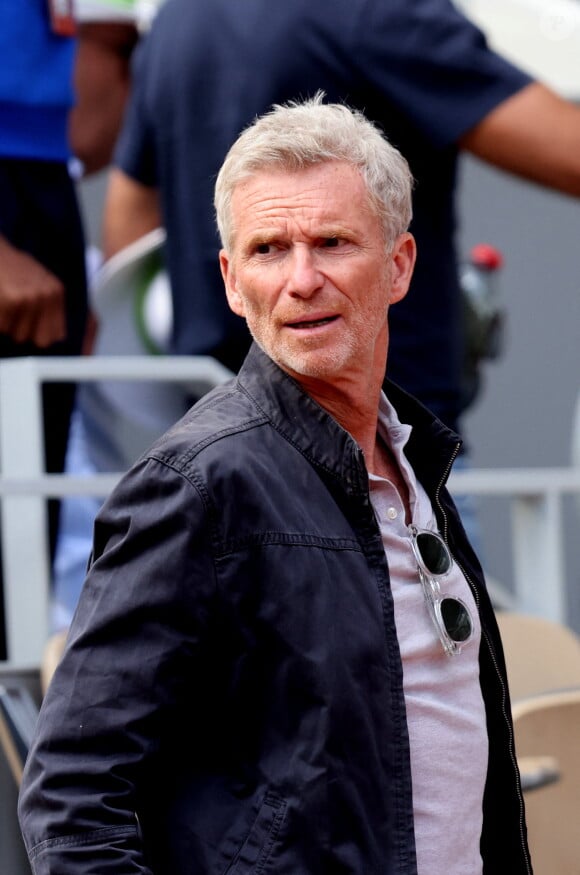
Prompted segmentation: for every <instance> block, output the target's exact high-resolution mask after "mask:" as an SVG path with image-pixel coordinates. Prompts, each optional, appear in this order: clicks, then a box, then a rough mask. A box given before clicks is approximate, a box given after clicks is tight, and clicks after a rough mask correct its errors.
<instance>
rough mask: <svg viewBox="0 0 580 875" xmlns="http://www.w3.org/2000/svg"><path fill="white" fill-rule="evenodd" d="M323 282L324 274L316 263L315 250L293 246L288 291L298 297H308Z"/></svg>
mask: <svg viewBox="0 0 580 875" xmlns="http://www.w3.org/2000/svg"><path fill="white" fill-rule="evenodd" d="M323 283H324V276H323V274H322V273H321V271H320V269H319V267H318V266H317V264H316V252H315V251H313V250H312V249H311V248H310V247H308V246H297V247H295V248H294V249H293V250H292V252H291V254H290V267H289V276H288V284H287V289H288V292H289V293H290V294H291V295H294V296H296V297H299V298H308V297H310V296H311V295H312V294H314V292H316V291H317V290H318V289H320V288H321V286H322V285H323Z"/></svg>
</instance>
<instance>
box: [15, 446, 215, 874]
mask: <svg viewBox="0 0 580 875" xmlns="http://www.w3.org/2000/svg"><path fill="white" fill-rule="evenodd" d="M207 518H208V514H207V508H206V507H205V506H204V500H203V498H202V493H201V492H200V490H199V489H198V488H196V487H195V486H194V485H193V484H192V482H191V481H190V480H189V479H188V478H187V477H185V476H183V475H182V474H180V473H179V472H177V471H175V470H173V469H172V468H171V467H170V466H169V465H165V464H164V463H163V462H160V461H155V460H145V461H143V462H141V463H139V464H138V465H137V466H136V467H135V468H134V469H133V470H132V471H131V472H129V474H128V475H127V476H126V477H125V478H124V479H123V481H122V483H121V484H120V485H119V487H118V488H117V489H116V490H115V492H114V493H113V495H112V497H111V499H109V501H108V502H107V503H106V504H105V506H104V508H103V509H102V511H101V512H100V514H99V516H98V517H97V521H96V524H95V535H94V551H93V561H92V565H91V568H90V571H89V573H88V576H87V579H86V581H85V584H84V587H83V591H82V594H81V597H80V600H79V605H78V608H77V611H76V614H75V618H74V620H73V623H72V626H71V630H70V633H69V639H68V643H67V647H66V649H65V653H64V656H63V659H62V661H61V663H60V665H59V667H58V669H57V671H56V673H55V675H54V677H53V680H52V682H51V684H50V687H49V690H48V692H47V694H46V696H45V699H44V702H43V704H42V708H41V712H40V716H39V721H38V727H37V731H36V736H35V741H34V743H33V746H32V749H31V751H30V754H29V757H28V762H27V765H26V769H25V774H24V776H23V782H22V787H21V793H20V800H19V817H20V823H21V827H22V832H23V836H24V840H25V844H26V847H27V851H28V854H29V858H30V861H31V865H32V870H33V872H34V875H57V873H58V875H73V873H74V875H89V873H90V875H97V873H99V875H102V873H105V872H106V873H107V875H115V873H118V875H121V873H122V875H133V873H135V875H136V873H139V875H150V873H151V871H152V870H151V869H150V868H149V865H148V862H147V860H146V859H145V853H144V850H143V843H142V840H141V837H140V832H139V827H138V817H137V813H138V811H139V799H138V795H139V794H138V788H139V787H140V786H141V787H147V786H148V780H150V779H151V769H152V762H153V761H154V760H155V755H156V753H157V752H158V750H159V748H160V746H161V745H162V744H171V738H172V731H173V730H172V725H174V723H173V722H174V720H175V717H176V714H178V713H179V712H180V710H182V709H183V708H184V703H185V701H186V692H188V691H189V694H190V695H191V692H192V687H193V689H194V690H195V682H196V672H201V669H200V668H199V667H198V662H199V649H200V647H202V646H203V641H204V638H205V637H206V636H207V635H208V624H209V620H208V618H209V617H210V616H211V615H212V611H213V602H214V592H215V580H214V570H213V562H212V558H211V549H210V545H211V532H210V531H209V528H208V525H207Z"/></svg>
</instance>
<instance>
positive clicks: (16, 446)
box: [0, 356, 580, 669]
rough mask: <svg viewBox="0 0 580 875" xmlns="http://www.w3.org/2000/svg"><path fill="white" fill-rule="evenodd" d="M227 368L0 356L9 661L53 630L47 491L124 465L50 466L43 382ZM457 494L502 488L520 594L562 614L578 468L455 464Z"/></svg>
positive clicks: (539, 609)
mask: <svg viewBox="0 0 580 875" xmlns="http://www.w3.org/2000/svg"><path fill="white" fill-rule="evenodd" d="M230 376H231V374H230V372H229V371H228V370H227V369H226V368H223V367H222V366H221V365H220V364H219V363H218V362H216V361H215V360H214V359H210V358H205V357H185V356H183V357H181V356H175V357H151V356H135V357H133V356H110V357H109V356H106V357H105V356H95V357H79V358H62V359H59V358H30V359H15V360H11V361H2V362H0V470H1V471H2V472H3V474H2V476H0V500H1V502H2V514H1V543H2V559H3V567H4V590H5V592H4V598H5V612H6V627H7V629H6V633H7V645H8V660H7V662H6V663H4V665H5V666H7V667H15V668H18V669H27V668H33V667H36V666H38V665H39V663H40V660H41V655H42V649H43V647H44V644H45V642H46V639H47V635H48V618H49V604H48V600H49V583H50V568H49V563H48V544H47V530H46V511H45V499H46V498H47V497H64V496H71V495H88V496H99V497H100V496H102V497H105V496H106V495H107V494H108V493H109V492H110V491H111V489H112V488H113V486H114V485H115V483H116V482H117V480H118V478H119V476H120V474H117V473H110V474H99V475H94V476H82V477H81V476H72V475H70V474H67V475H60V474H52V475H48V474H45V473H44V465H43V445H42V434H43V426H42V408H41V387H42V383H43V382H49V381H50V382H58V381H70V380H75V381H79V382H81V381H108V380H117V381H120V380H145V381H172V382H178V383H181V384H185V385H187V387H188V389H189V390H190V391H191V393H192V394H196V395H201V394H203V392H205V391H208V390H209V389H210V388H212V387H213V386H215V385H218V384H219V383H222V382H224V381H225V380H226V379H229V377H230ZM450 488H451V491H452V492H453V493H454V494H456V495H459V494H471V495H494V496H505V497H507V498H508V499H509V501H510V505H511V513H512V518H511V521H512V532H511V535H512V538H511V540H512V549H513V564H514V581H515V600H516V602H517V604H518V606H519V607H520V608H521V609H523V610H527V611H529V612H530V613H537V614H541V615H542V616H545V617H548V618H551V619H555V620H560V621H565V601H566V588H567V587H566V569H565V567H564V564H565V563H564V555H565V553H564V545H563V526H562V499H563V497H564V496H565V495H567V494H574V493H575V494H577V495H578V496H580V469H577V468H572V467H570V468H532V469H507V468H506V469H489V470H483V469H480V470H470V471H458V472H456V473H453V474H452V476H451V480H450Z"/></svg>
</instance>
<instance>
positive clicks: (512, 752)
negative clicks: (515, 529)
mask: <svg viewBox="0 0 580 875" xmlns="http://www.w3.org/2000/svg"><path fill="white" fill-rule="evenodd" d="M460 449H461V441H458V442H457V444H456V445H455V449H454V451H453V453H452V454H451V457H450V459H449V462H448V463H447V467H446V468H445V471H444V472H443V475H442V477H441V479H440V481H439V483H438V485H437V488H436V490H435V502H436V504H437V507H438V508H439V513H440V515H441V518H442V520H443V533H442V535H443V540H444V541H445V543H446V544H447V547H448V549H449V543H448V520H447V514H446V513H445V510H444V508H443V505H442V504H441V502H440V500H439V496H440V493H441V490H442V488H443V486H444V485H445V483H446V482H447V479H448V477H449V472H450V471H451V468H452V466H453V463H454V461H455V459H456V458H457V455H458V453H459V450H460ZM450 552H451V551H450ZM453 558H454V559H455V557H453ZM455 562H457V559H455ZM457 565H458V567H459V568H460V569H461V572H462V574H463V576H464V577H465V579H466V581H467V584H468V586H469V588H470V590H471V593H472V595H473V598H474V601H475V604H476V605H477V610H478V613H479V614H480V616H481V613H480V611H479V593H478V591H477V587H476V586H475V584H474V583H473V581H472V580H471V578H470V577H469V575H468V574H467V572H466V571H465V569H464V568H463V566H462V565H461V563H460V562H457ZM481 630H482V634H483V636H484V639H485V643H486V644H487V648H488V650H489V652H490V654H491V659H492V662H493V666H494V668H495V672H496V674H497V678H498V680H499V682H500V686H501V689H502V706H501V708H502V715H503V718H504V721H505V724H506V726H507V729H508V733H509V741H510V748H509V749H510V759H511V761H512V766H513V770H514V775H515V778H516V792H517V798H518V802H519V806H520V841H521V847H522V853H523V857H524V860H525V863H526V870H527V872H528V875H532V867H531V860H530V856H529V853H528V850H527V847H526V842H525V840H524V829H523V827H524V797H523V793H522V788H521V782H520V778H519V769H518V765H517V760H516V755H515V739H514V733H513V728H512V724H511V721H510V719H509V717H508V714H507V712H506V708H505V703H506V688H505V684H504V681H503V678H502V675H501V672H500V670H499V666H498V664H497V659H496V655H495V651H494V649H493V645H492V643H491V640H490V638H489V635H488V633H487V630H486V629H485V627H484V626H483V624H482V627H481Z"/></svg>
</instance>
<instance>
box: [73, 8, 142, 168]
mask: <svg viewBox="0 0 580 875" xmlns="http://www.w3.org/2000/svg"><path fill="white" fill-rule="evenodd" d="M137 39H138V32H137V29H136V27H135V26H134V25H132V24H129V23H121V22H119V23H114V22H91V23H87V24H81V25H80V26H79V37H78V48H77V55H76V61H75V68H74V85H75V90H76V97H77V102H76V105H75V106H74V107H73V109H72V111H71V114H70V119H69V137H70V142H71V147H72V151H73V153H74V154H75V155H76V157H77V158H79V160H80V161H81V162H82V163H83V166H84V170H85V173H93V172H95V171H98V170H101V169H102V168H104V167H106V166H107V165H108V164H110V162H111V158H112V154H113V148H114V145H115V142H116V140H117V136H118V133H119V129H120V127H121V121H122V118H123V113H124V111H125V105H126V102H127V95H128V92H129V86H130V59H131V54H132V52H133V49H134V47H135V45H136V43H137Z"/></svg>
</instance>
